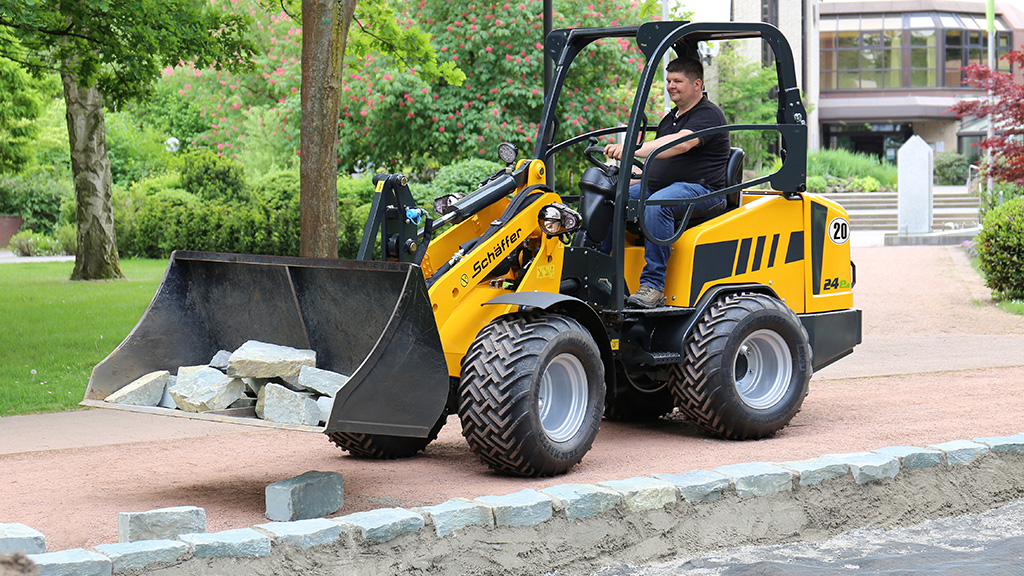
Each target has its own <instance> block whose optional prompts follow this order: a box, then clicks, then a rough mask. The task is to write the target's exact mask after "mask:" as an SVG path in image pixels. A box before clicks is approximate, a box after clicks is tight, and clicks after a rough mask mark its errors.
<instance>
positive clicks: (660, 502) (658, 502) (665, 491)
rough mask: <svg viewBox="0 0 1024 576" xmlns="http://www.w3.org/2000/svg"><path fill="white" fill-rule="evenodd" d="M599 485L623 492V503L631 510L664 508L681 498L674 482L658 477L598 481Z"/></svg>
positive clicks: (640, 510)
mask: <svg viewBox="0 0 1024 576" xmlns="http://www.w3.org/2000/svg"><path fill="white" fill-rule="evenodd" d="M597 485H598V486H604V487H605V488H611V489H612V490H615V491H616V492H618V493H619V494H622V503H623V505H624V506H625V508H626V510H628V511H630V512H642V511H644V510H655V509H658V508H663V507H665V506H667V505H669V504H674V503H675V502H676V501H677V500H678V499H679V490H677V489H676V487H675V485H674V484H672V483H671V482H666V481H664V480H659V479H657V478H643V477H641V478H627V479H625V480H609V481H607V482H598V483H597Z"/></svg>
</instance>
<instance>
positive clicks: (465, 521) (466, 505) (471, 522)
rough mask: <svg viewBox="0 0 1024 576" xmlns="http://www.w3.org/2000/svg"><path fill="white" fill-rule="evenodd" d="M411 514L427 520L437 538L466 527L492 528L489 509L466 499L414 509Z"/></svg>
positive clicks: (491, 513) (492, 518)
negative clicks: (415, 513) (416, 514)
mask: <svg viewBox="0 0 1024 576" xmlns="http://www.w3.org/2000/svg"><path fill="white" fill-rule="evenodd" d="M413 512H418V513H420V514H424V515H425V516H426V517H427V518H429V519H430V523H431V524H433V525H434V533H435V534H437V536H438V537H444V536H447V535H449V534H451V533H453V532H455V531H456V530H459V529H460V528H465V527H467V526H494V513H493V512H491V508H490V507H489V506H487V505H485V504H482V503H480V502H474V501H473V500H470V499H468V498H453V499H451V500H449V501H447V502H444V503H442V504H438V505H436V506H424V507H422V508H414V509H413Z"/></svg>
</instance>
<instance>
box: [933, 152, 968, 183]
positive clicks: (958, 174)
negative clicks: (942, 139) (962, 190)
mask: <svg viewBox="0 0 1024 576" xmlns="http://www.w3.org/2000/svg"><path fill="white" fill-rule="evenodd" d="M970 165H971V162H970V160H968V159H967V156H963V155H961V154H958V153H956V152H943V153H941V154H936V155H935V183H936V184H937V185H939V186H963V184H964V182H967V169H968V167H970Z"/></svg>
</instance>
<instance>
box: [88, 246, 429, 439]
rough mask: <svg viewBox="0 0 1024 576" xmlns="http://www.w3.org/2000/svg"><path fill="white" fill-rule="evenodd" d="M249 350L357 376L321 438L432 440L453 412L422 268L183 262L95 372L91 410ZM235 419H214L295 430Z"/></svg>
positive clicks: (289, 261) (268, 260) (177, 255)
mask: <svg viewBox="0 0 1024 576" xmlns="http://www.w3.org/2000/svg"><path fill="white" fill-rule="evenodd" d="M247 340H259V341H262V342H268V343H272V344H279V345H283V346H291V347H294V348H301V349H312V350H315V351H316V354H317V361H316V362H317V367H319V368H322V369H325V370H331V371H334V372H339V373H341V374H347V375H350V376H351V379H350V380H349V382H348V383H347V384H346V385H345V386H344V387H343V388H342V389H341V391H339V392H338V394H337V396H336V397H335V401H334V409H333V412H332V414H331V417H330V420H329V421H328V422H327V426H326V429H321V428H315V429H316V430H323V431H324V432H357V433H371V434H386V435H392V436H415V437H426V436H427V435H428V432H429V431H430V429H431V427H432V426H433V425H434V424H435V423H436V422H437V419H438V417H439V416H440V414H441V412H442V410H443V409H444V405H445V403H446V401H447V397H448V386H449V384H448V383H449V379H448V369H447V366H446V364H445V360H444V351H443V350H442V347H441V339H440V336H439V335H438V331H437V325H436V324H435V322H434V315H433V311H432V310H431V304H430V299H429V297H428V295H427V287H426V283H425V281H424V279H423V273H422V271H421V270H420V268H419V267H418V266H415V265H413V264H409V263H400V262H373V261H364V260H325V259H313V258H290V257H282V256H259V255H241V254H220V253H213V252H190V251H176V252H174V253H173V254H171V259H170V263H169V264H168V267H167V272H166V274H165V275H164V279H163V282H162V283H161V284H160V287H159V288H158V289H157V292H156V295H155V296H154V298H153V302H152V303H150V305H149V308H148V309H147V310H146V313H145V314H144V315H143V316H142V319H141V320H139V323H138V324H137V325H136V326H135V328H134V329H133V330H132V332H131V334H129V335H128V337H127V338H126V339H125V341H124V342H122V343H121V345H120V346H118V347H117V349H116V350H114V351H113V352H112V353H111V354H110V355H109V356H107V358H105V359H104V360H103V361H102V362H100V363H99V364H98V365H97V366H96V367H95V368H94V369H93V371H92V376H91V378H90V379H89V387H88V389H87V390H86V394H85V400H84V401H83V404H85V405H88V406H104V407H121V406H119V405H114V404H108V403H106V402H102V400H103V399H104V398H106V397H107V396H108V395H109V394H111V393H113V392H114V391H116V390H118V389H120V388H122V387H123V386H125V385H127V384H129V383H130V382H132V381H133V380H135V379H136V378H138V377H140V376H142V375H144V374H148V373H150V372H153V371H156V370H168V371H170V372H171V373H172V374H174V373H175V372H176V371H177V369H178V367H180V366H193V365H199V364H206V363H208V362H209V361H210V359H211V358H213V356H214V355H215V354H216V353H217V351H219V350H235V349H236V348H238V347H239V346H241V345H242V344H243V343H244V342H246V341H247ZM126 409H130V408H126ZM154 410H155V411H158V412H159V411H161V410H163V411H166V412H168V413H174V414H175V415H178V416H187V417H196V415H195V414H193V413H186V412H183V411H180V410H171V409H159V408H156V409H151V410H148V411H154ZM249 410H250V411H251V409H249ZM144 411H147V410H144ZM238 413H239V412H238V411H232V410H225V411H222V412H221V414H220V415H219V416H220V417H219V418H218V417H217V415H214V417H213V419H217V420H227V421H239V422H240V423H247V424H256V425H269V426H272V427H278V428H282V427H283V428H288V427H295V426H291V425H284V426H280V425H274V424H272V423H265V422H264V421H262V420H257V419H256V418H255V416H254V414H247V415H245V416H240V417H237V416H236V414H238ZM204 414H208V413H204ZM199 417H203V415H202V414H200V415H199ZM305 428H310V427H305Z"/></svg>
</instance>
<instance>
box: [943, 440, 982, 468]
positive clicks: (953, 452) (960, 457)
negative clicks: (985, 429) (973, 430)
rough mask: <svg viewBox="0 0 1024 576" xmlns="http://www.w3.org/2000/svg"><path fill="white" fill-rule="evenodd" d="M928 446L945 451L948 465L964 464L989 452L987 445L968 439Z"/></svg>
mask: <svg viewBox="0 0 1024 576" xmlns="http://www.w3.org/2000/svg"><path fill="white" fill-rule="evenodd" d="M928 447H929V448H931V449H932V450H941V451H942V452H943V453H945V454H946V463H947V464H949V465H950V466H966V465H968V464H970V463H971V462H974V461H975V460H977V459H978V458H980V457H981V456H984V455H985V454H988V453H989V452H990V450H989V447H988V446H986V445H984V444H979V443H977V442H971V441H970V440H954V441H952V442H943V443H942V444H931V445H930V446H928Z"/></svg>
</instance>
